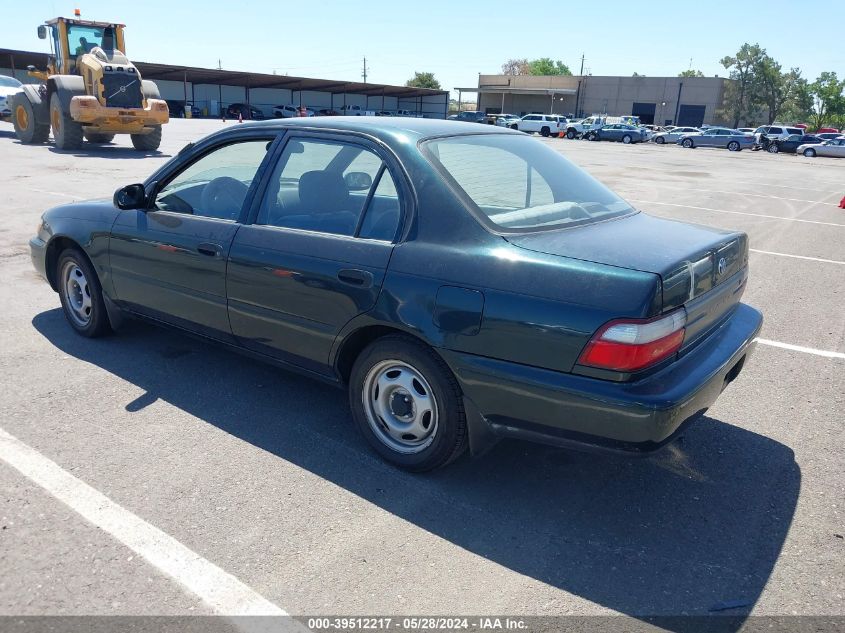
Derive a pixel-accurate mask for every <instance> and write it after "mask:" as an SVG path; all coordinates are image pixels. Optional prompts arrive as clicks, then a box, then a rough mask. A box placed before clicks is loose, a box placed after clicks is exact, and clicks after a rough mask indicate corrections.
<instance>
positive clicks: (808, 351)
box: [757, 338, 845, 359]
mask: <svg viewBox="0 0 845 633" xmlns="http://www.w3.org/2000/svg"><path fill="white" fill-rule="evenodd" d="M757 342H758V343H760V344H762V345H770V346H771V347H780V348H782V349H788V350H791V351H793V352H803V353H805V354H815V355H816V356H824V357H825V358H841V359H845V354H843V353H842V352H828V351H827V350H823V349H815V348H813V347H803V346H801V345H792V344H791V343H781V342H780V341H770V340H769V339H766V338H758V339H757Z"/></svg>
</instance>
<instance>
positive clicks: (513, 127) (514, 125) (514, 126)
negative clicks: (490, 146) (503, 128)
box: [511, 123, 519, 130]
mask: <svg viewBox="0 0 845 633" xmlns="http://www.w3.org/2000/svg"><path fill="white" fill-rule="evenodd" d="M511 129H512V130H519V126H518V125H517V124H516V123H514V124H513V125H512V126H511Z"/></svg>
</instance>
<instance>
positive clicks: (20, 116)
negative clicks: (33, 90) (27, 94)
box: [15, 105, 29, 130]
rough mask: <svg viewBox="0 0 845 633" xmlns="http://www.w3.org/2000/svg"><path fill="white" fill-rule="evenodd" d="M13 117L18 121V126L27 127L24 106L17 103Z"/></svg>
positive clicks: (26, 115) (27, 120) (23, 128)
mask: <svg viewBox="0 0 845 633" xmlns="http://www.w3.org/2000/svg"><path fill="white" fill-rule="evenodd" d="M15 118H16V119H17V121H18V127H19V128H20V129H22V130H26V129H28V128H29V115H28V114H27V113H26V108H24V107H23V106H22V105H19V106H18V107H17V108H15Z"/></svg>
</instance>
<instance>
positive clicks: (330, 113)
mask: <svg viewBox="0 0 845 633" xmlns="http://www.w3.org/2000/svg"><path fill="white" fill-rule="evenodd" d="M317 116H340V112H338V111H337V110H332V109H331V108H323V109H321V110H317Z"/></svg>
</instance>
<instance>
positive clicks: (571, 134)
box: [566, 130, 575, 141]
mask: <svg viewBox="0 0 845 633" xmlns="http://www.w3.org/2000/svg"><path fill="white" fill-rule="evenodd" d="M566 138H568V139H569V140H570V141H571V140H572V139H574V138H575V130H566Z"/></svg>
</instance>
